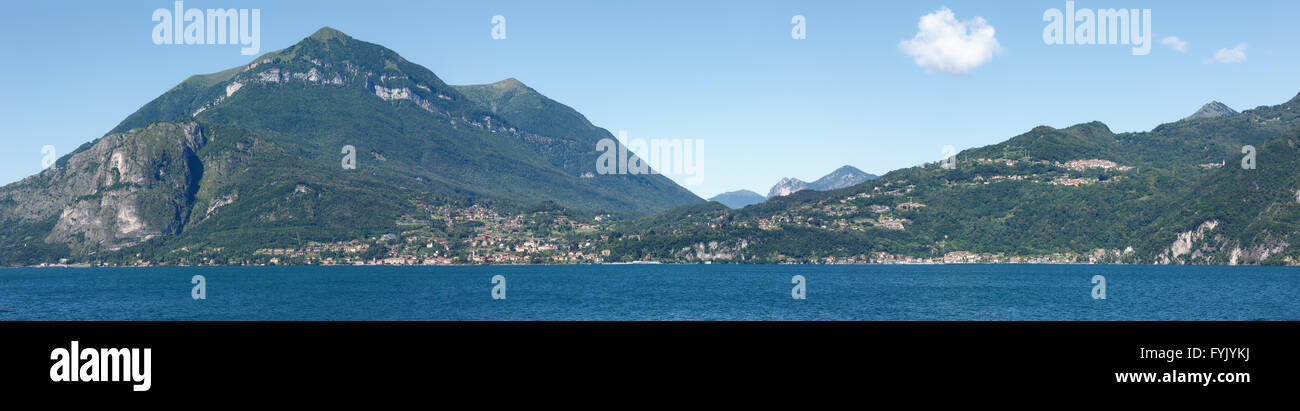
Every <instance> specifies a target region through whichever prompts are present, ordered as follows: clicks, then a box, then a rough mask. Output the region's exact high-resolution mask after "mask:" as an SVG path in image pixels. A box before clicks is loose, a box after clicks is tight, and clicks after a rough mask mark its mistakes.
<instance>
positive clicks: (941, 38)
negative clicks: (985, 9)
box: [898, 7, 1002, 75]
mask: <svg viewBox="0 0 1300 411" xmlns="http://www.w3.org/2000/svg"><path fill="white" fill-rule="evenodd" d="M917 28H919V29H920V31H918V32H917V33H916V37H913V38H912V39H911V40H903V41H902V42H899V43H898V50H899V51H902V52H903V54H906V55H908V56H910V57H912V59H913V60H914V61H915V62H916V65H918V66H921V67H923V68H925V70H926V71H927V72H935V71H938V72H943V73H948V74H952V75H962V74H966V73H969V72H970V71H971V70H974V69H975V68H977V67H979V66H982V65H984V63H988V62H989V61H992V60H993V56H994V55H995V54H999V53H1001V52H1002V46H1001V45H999V44H998V39H997V38H995V37H994V30H993V26H990V25H989V24H988V22H986V21H984V18H982V17H975V18H973V19H970V20H966V21H958V20H957V17H956V16H955V15H953V13H952V10H949V9H948V8H947V7H944V8H942V9H939V11H936V12H934V13H930V14H927V15H924V16H921V21H920V23H918V24H917Z"/></svg>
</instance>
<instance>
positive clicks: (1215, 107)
mask: <svg viewBox="0 0 1300 411" xmlns="http://www.w3.org/2000/svg"><path fill="white" fill-rule="evenodd" d="M1233 114H1237V110H1233V109H1232V107H1228V106H1227V105H1225V104H1223V103H1220V102H1217V101H1211V102H1209V103H1208V104H1206V105H1204V106H1201V109H1200V110H1196V112H1195V113H1192V115H1190V116H1187V118H1184V119H1183V120H1196V119H1201V118H1215V117H1219V116H1230V115H1233Z"/></svg>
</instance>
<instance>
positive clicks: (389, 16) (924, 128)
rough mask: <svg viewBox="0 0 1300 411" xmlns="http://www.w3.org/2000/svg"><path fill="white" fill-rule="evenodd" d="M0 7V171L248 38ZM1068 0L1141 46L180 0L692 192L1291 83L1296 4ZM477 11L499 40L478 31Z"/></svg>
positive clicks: (714, 13)
mask: <svg viewBox="0 0 1300 411" xmlns="http://www.w3.org/2000/svg"><path fill="white" fill-rule="evenodd" d="M6 6H7V7H6V13H4V16H3V17H0V19H3V20H4V21H3V22H4V24H0V38H4V39H6V40H7V41H5V42H0V56H3V58H4V64H0V146H3V147H4V149H3V150H0V184H8V183H11V182H15V181H18V180H20V179H22V178H24V177H26V176H29V175H32V174H35V173H36V172H38V171H40V170H41V167H42V162H43V160H44V159H45V158H46V157H48V153H46V152H43V149H45V147H46V146H52V147H54V149H55V152H56V153H57V155H58V156H62V155H64V154H66V153H68V152H70V151H72V150H74V149H75V148H76V147H78V146H80V145H81V144H83V143H85V142H88V141H91V140H94V139H96V138H98V137H101V136H102V135H104V134H105V133H106V132H107V131H108V130H110V129H112V128H113V127H114V126H116V125H117V124H118V123H119V122H120V121H121V120H123V119H124V118H126V116H127V115H129V114H131V113H132V112H134V111H135V110H136V109H138V108H139V107H141V106H143V105H144V104H145V103H148V102H149V101H150V100H152V99H154V98H155V97H157V96H158V95H160V94H162V93H164V92H166V91H167V90H168V89H170V88H171V87H173V86H175V85H176V84H178V83H180V82H181V81H182V80H184V79H185V78H186V77H189V76H190V75H193V74H202V73H211V72H216V71H221V70H224V69H227V68H230V67H235V66H239V65H243V64H247V63H248V62H250V61H252V59H253V57H254V56H249V55H242V54H241V52H240V46H239V45H167V44H161V45H160V44H155V43H154V40H153V37H152V34H153V31H154V29H155V26H156V25H157V24H158V23H157V22H155V21H153V20H152V16H153V14H154V11H155V10H157V9H169V10H170V9H172V8H174V7H175V4H174V2H173V1H113V2H102V1H59V2H51V1H10V2H6ZM1073 6H1074V8H1075V9H1089V10H1101V9H1149V10H1150V11H1151V18H1150V20H1149V24H1147V22H1148V21H1146V20H1142V21H1143V23H1142V24H1139V27H1138V29H1137V30H1132V31H1131V32H1132V33H1133V34H1142V33H1143V32H1149V36H1148V37H1150V40H1149V42H1150V48H1149V51H1148V52H1147V53H1146V54H1144V55H1135V52H1134V49H1135V46H1134V45H1132V44H1113V45H1112V44H1094V45H1087V44H1054V43H1055V41H1053V42H1052V43H1053V44H1048V41H1046V40H1045V39H1044V36H1045V31H1046V29H1047V28H1048V26H1049V22H1047V21H1045V14H1050V11H1051V10H1052V9H1056V10H1060V11H1062V12H1064V11H1065V10H1066V8H1067V2H1065V1H1048V0H1044V1H1008V0H1002V1H997V0H990V1H976V0H970V1H966V0H947V1H925V0H921V1H906V2H896V1H699V0H694V1H477V0H476V1H454V2H448V1H388V0H372V1H365V2H357V1H329V0H326V1H266V2H252V1H232V0H202V1H200V0H190V1H185V2H184V4H183V7H184V8H185V9H190V8H197V9H209V8H222V9H228V8H238V9H258V10H260V50H259V51H258V54H261V53H266V52H269V51H272V50H275V49H280V48H284V47H287V46H290V45H292V44H294V43H296V42H298V41H300V40H301V39H303V38H304V37H307V36H309V35H310V34H311V33H313V32H315V31H316V30H318V29H319V28H321V27H324V26H329V27H333V28H335V29H338V30H340V31H343V32H344V33H347V34H348V35H350V36H352V37H354V38H357V39H361V40H365V41H369V42H372V43H377V44H380V45H383V46H385V47H388V48H390V49H393V50H395V51H397V52H398V53H399V54H401V55H402V56H403V57H405V58H406V59H407V60H410V61H413V62H415V63H417V64H421V65H423V66H425V67H428V68H429V69H430V70H432V71H433V72H434V73H436V74H437V75H438V76H439V77H440V78H442V79H443V80H444V81H446V82H447V83H450V84H482V83H491V82H496V81H499V80H502V79H506V78H511V77H513V78H516V79H519V80H520V81H522V82H524V83H525V84H527V85H529V86H530V87H532V88H534V89H536V90H537V91H539V92H541V93H543V94H545V95H547V96H548V97H550V98H552V99H555V100H556V101H559V102H561V103H564V104H566V105H569V106H571V107H573V108H575V109H577V110H578V111H579V112H581V113H583V114H584V115H586V116H587V118H588V119H589V120H591V121H592V123H594V124H596V125H597V126H600V127H604V128H606V129H609V130H610V131H611V132H614V133H618V132H619V131H620V130H622V131H625V132H626V133H627V136H628V137H629V138H632V139H645V140H649V139H666V140H668V139H680V140H690V141H699V142H701V143H699V145H700V147H701V148H700V149H699V150H698V153H695V154H696V155H698V157H697V159H698V162H699V163H700V164H701V165H702V167H703V170H702V172H701V173H699V174H698V175H695V176H694V177H698V178H699V181H698V183H697V184H689V185H687V184H685V183H688V182H692V183H693V182H694V180H692V179H691V177H692V176H691V175H684V174H681V175H672V174H670V175H668V177H670V178H673V179H674V180H675V181H678V182H679V183H682V184H683V185H684V186H685V187H686V188H687V189H690V190H691V191H693V192H695V193H696V194H697V195H700V196H701V197H705V198H707V197H711V196H713V195H716V194H718V193H722V192H726V191H732V190H737V189H748V190H752V191H755V192H758V193H760V194H766V193H767V191H768V189H769V188H770V187H771V186H772V185H773V184H774V183H776V182H777V181H778V180H779V179H781V178H784V177H796V178H800V179H803V180H805V181H812V180H814V179H817V178H818V177H820V176H822V175H824V174H826V173H829V172H830V171H832V170H834V169H836V168H838V167H840V166H843V165H852V166H855V167H857V168H859V169H862V170H863V171H866V172H869V173H874V174H883V173H886V172H888V171H891V170H895V169H899V168H904V167H910V166H914V165H918V164H921V163H926V162H931V161H937V160H939V159H940V158H942V157H944V155H943V152H942V147H944V146H947V145H951V146H953V147H954V148H956V149H957V150H963V149H967V148H973V147H980V146H984V145H989V144H995V143H998V142H1001V141H1004V140H1006V139H1008V138H1011V137H1013V136H1015V135H1018V134H1021V133H1024V132H1026V131H1028V130H1030V129H1032V128H1033V127H1035V126H1039V125H1047V126H1052V127H1058V128H1063V127H1068V126H1070V125H1073V124H1078V123H1083V122H1089V121H1094V120H1097V121H1102V122H1104V123H1106V124H1107V125H1109V126H1110V128H1111V129H1112V130H1113V131H1116V132H1122V131H1145V130H1150V129H1151V128H1154V127H1155V126H1157V125H1159V124H1161V123H1166V122H1172V121H1176V120H1178V119H1180V118H1182V117H1185V116H1187V115H1189V114H1191V113H1192V112H1194V111H1196V109H1198V108H1199V107H1200V106H1201V105H1203V104H1205V103H1208V102H1210V101H1212V100H1217V101H1221V102H1223V103H1225V104H1227V105H1228V106H1230V107H1233V108H1235V109H1238V110H1244V109H1249V108H1253V107H1257V106H1262V105H1275V104H1280V103H1283V102H1285V101H1287V100H1289V99H1291V98H1292V97H1294V96H1296V94H1297V93H1300V75H1297V74H1300V50H1298V49H1300V40H1297V39H1300V26H1297V25H1295V24H1294V22H1293V19H1294V17H1295V16H1297V15H1300V2H1293V1H1281V0H1277V1H1250V0H1243V1H1232V2H1218V1H1196V0H1179V1H1152V0H1080V1H1077V2H1074V3H1073ZM497 15H500V16H503V17H504V18H505V24H504V34H505V36H504V37H505V38H503V39H494V38H493V36H492V33H493V30H494V29H498V30H499V28H500V24H494V23H493V16H497ZM795 16H803V18H802V21H803V24H802V27H801V28H802V33H803V34H804V36H802V37H803V38H795V37H799V36H796V34H798V33H797V31H798V30H797V28H798V27H796V26H797V25H796V24H795V23H792V22H793V21H795ZM1062 20H1064V19H1060V20H1053V21H1061V23H1062V24H1063V25H1064V24H1068V23H1065V22H1063V21H1062ZM1139 20H1141V19H1139ZM1077 25H1080V24H1079V23H1076V26H1077ZM1130 42H1132V39H1130ZM1076 43H1077V42H1076ZM688 180H690V181H688Z"/></svg>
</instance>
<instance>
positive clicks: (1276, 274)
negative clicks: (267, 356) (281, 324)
mask: <svg viewBox="0 0 1300 411" xmlns="http://www.w3.org/2000/svg"><path fill="white" fill-rule="evenodd" d="M194 275H203V276H204V277H205V278H206V283H207V284H206V287H207V289H206V291H207V298H206V299H204V300H194V299H193V298H191V295H190V293H191V288H192V287H193V285H192V284H191V282H190V280H191V277H193V276H194ZM495 275H502V276H504V277H505V278H506V289H505V291H506V298H505V299H503V300H494V299H493V298H492V295H491V291H492V288H493V284H492V282H491V279H492V277H493V276H495ZM794 275H801V276H803V277H804V278H805V279H806V297H807V298H806V299H803V300H795V299H793V298H791V288H792V287H794V285H793V284H791V278H792V277H793V276H794ZM1094 275H1103V276H1105V278H1106V297H1107V298H1106V299H1104V300H1098V299H1094V298H1093V297H1092V295H1091V292H1092V288H1093V284H1092V283H1091V279H1092V277H1093V276H1094ZM0 320H92V321H97V320H1186V321H1201V320H1300V268H1289V267H1169V266H1113V265H1111V266H1106V265H928V266H927V265H895V266H813V265H780V266H776V265H602V266H473V267H468V266H467V267H164V268H113V269H104V268H95V269H57V268H53V269H25V268H17V269H0Z"/></svg>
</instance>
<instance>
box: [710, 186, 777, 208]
mask: <svg viewBox="0 0 1300 411" xmlns="http://www.w3.org/2000/svg"><path fill="white" fill-rule="evenodd" d="M763 200H767V197H763V195H762V194H759V193H755V192H753V191H749V190H736V191H729V192H726V193H722V194H718V195H716V196H713V197H712V198H710V199H709V201H717V202H719V203H722V205H725V206H727V207H729V208H745V206H747V205H751V204H758V203H761V202H763Z"/></svg>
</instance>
